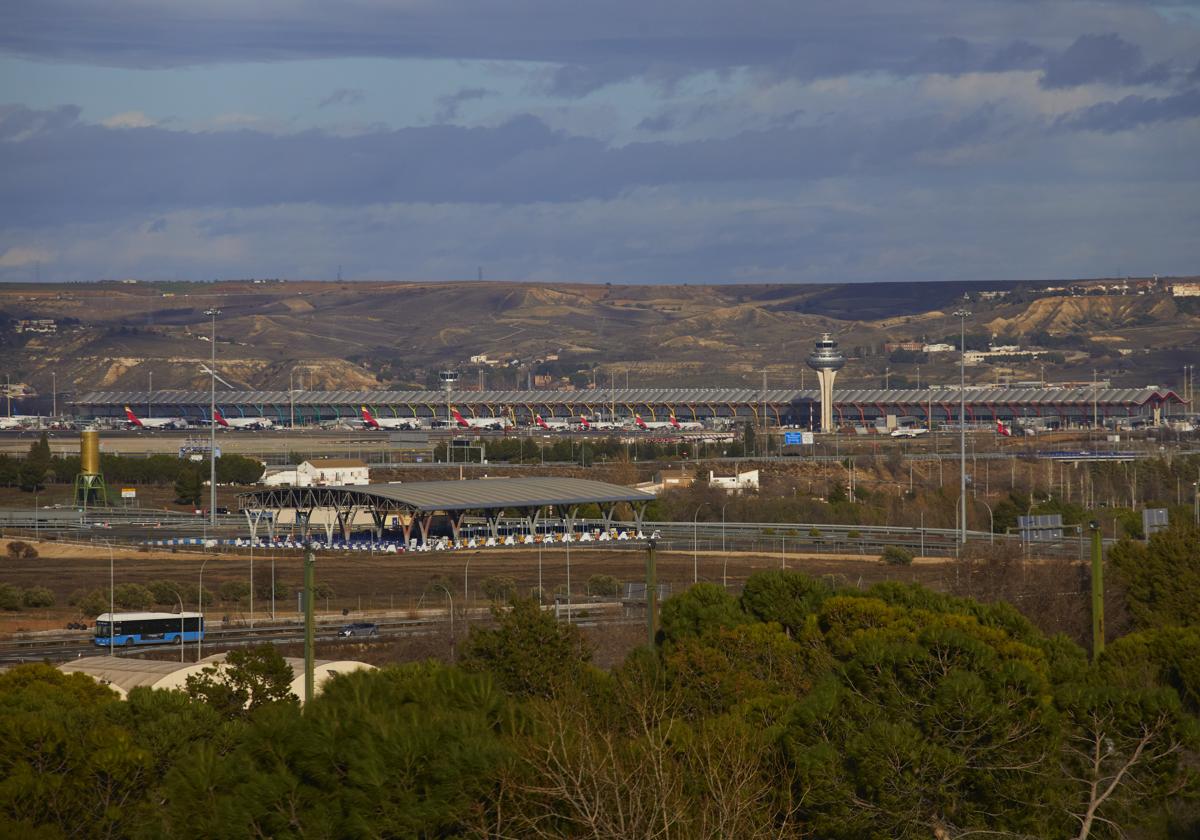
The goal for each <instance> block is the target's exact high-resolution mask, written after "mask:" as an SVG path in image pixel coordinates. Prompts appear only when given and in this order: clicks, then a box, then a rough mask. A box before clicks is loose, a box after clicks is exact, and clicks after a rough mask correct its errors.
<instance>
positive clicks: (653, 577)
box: [646, 531, 658, 650]
mask: <svg viewBox="0 0 1200 840" xmlns="http://www.w3.org/2000/svg"><path fill="white" fill-rule="evenodd" d="M657 547H658V532H657V531H656V532H654V533H653V534H651V535H650V539H648V540H646V644H647V645H648V646H649V647H650V649H651V650H653V649H654V636H655V634H656V632H657V630H658V628H657V627H656V626H655V625H656V624H657V621H656V620H655V613H656V612H657V604H656V603H655V602H656V601H657V600H658V569H657V567H656V565H655V563H654V549H655V548H657Z"/></svg>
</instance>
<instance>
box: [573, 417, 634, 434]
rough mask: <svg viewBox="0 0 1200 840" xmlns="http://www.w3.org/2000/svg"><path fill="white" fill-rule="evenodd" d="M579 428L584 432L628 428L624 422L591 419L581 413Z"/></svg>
mask: <svg viewBox="0 0 1200 840" xmlns="http://www.w3.org/2000/svg"><path fill="white" fill-rule="evenodd" d="M579 428H580V431H584V432H593V431H595V432H604V431H616V430H618V429H624V428H626V426H625V424H624V423H618V422H615V421H612V420H589V419H588V417H587V415H586V414H580V415H579Z"/></svg>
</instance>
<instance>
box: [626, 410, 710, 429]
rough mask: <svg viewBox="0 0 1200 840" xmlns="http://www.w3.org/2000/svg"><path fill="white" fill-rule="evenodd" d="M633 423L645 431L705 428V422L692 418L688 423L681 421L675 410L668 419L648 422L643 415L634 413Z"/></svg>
mask: <svg viewBox="0 0 1200 840" xmlns="http://www.w3.org/2000/svg"><path fill="white" fill-rule="evenodd" d="M633 424H634V425H635V426H637V428H639V429H641V430H643V431H650V430H652V429H670V430H671V431H673V432H681V431H692V430H696V429H703V428H704V424H702V423H698V422H694V421H691V420H689V421H688V422H686V423H680V422H679V420H678V419H677V418H676V417H675V412H673V411H672V412H671V416H670V417H669V418H668V419H666V420H652V421H651V422H649V423H647V422H646V421H645V420H643V419H642V415H640V414H635V415H633Z"/></svg>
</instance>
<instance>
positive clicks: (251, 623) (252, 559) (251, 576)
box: [250, 540, 254, 630]
mask: <svg viewBox="0 0 1200 840" xmlns="http://www.w3.org/2000/svg"><path fill="white" fill-rule="evenodd" d="M250 629H251V630H253V629H254V540H251V541H250Z"/></svg>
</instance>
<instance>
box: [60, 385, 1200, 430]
mask: <svg viewBox="0 0 1200 840" xmlns="http://www.w3.org/2000/svg"><path fill="white" fill-rule="evenodd" d="M832 393H833V398H832V399H833V405H832V413H833V421H834V424H835V425H837V426H845V425H860V424H861V425H872V424H874V423H875V421H876V420H878V419H880V418H885V417H887V416H888V415H894V416H897V417H911V418H916V419H918V420H919V421H921V422H924V423H926V424H937V423H957V422H958V411H959V389H958V388H957V387H944V386H937V387H929V388H907V389H901V388H891V389H883V388H852V389H839V390H836V391H833V392H832ZM820 397H821V395H820V392H819V391H818V390H817V389H768V390H762V389H756V388H618V389H615V390H608V389H594V390H584V391H461V390H451V391H286V390H284V391H220V392H218V393H217V395H216V404H217V408H218V409H219V410H221V412H222V413H223V414H224V416H226V417H266V418H269V419H271V420H272V421H273V422H275V423H277V424H278V425H281V426H282V425H287V424H289V423H290V422H291V421H292V420H293V419H294V420H295V423H296V425H297V426H300V425H313V424H321V423H331V422H332V423H339V422H340V423H344V424H359V423H361V422H362V420H361V410H362V408H363V407H364V406H365V407H366V408H367V409H369V410H370V411H371V412H372V413H373V414H374V415H375V416H376V417H380V418H400V419H412V420H413V421H416V422H418V423H423V424H429V423H430V422H433V421H437V422H441V423H445V422H446V415H447V406H448V405H452V406H454V407H456V408H457V409H458V411H460V412H461V413H462V415H463V416H464V417H465V418H469V419H481V418H497V419H501V418H505V417H507V418H511V419H515V420H516V421H517V422H519V423H532V422H533V421H534V417H535V416H536V415H541V417H542V418H543V420H545V421H547V422H549V421H552V420H556V419H557V420H578V418H579V417H580V415H584V416H587V417H588V418H589V419H591V420H593V421H594V420H596V419H608V420H617V421H629V420H632V418H633V417H634V415H640V416H641V417H642V418H643V419H645V420H647V421H650V422H655V421H663V420H666V419H668V418H669V417H671V416H672V415H673V416H675V417H676V418H678V419H679V420H681V421H703V422H709V423H713V424H721V423H725V424H728V423H743V422H750V423H753V424H755V425H766V426H792V427H797V428H804V429H813V428H817V427H819V426H820V420H821V403H820ZM151 399H152V400H153V404H154V410H155V411H156V413H162V414H163V415H164V416H170V417H183V418H184V419H186V420H188V421H190V422H193V423H196V424H203V423H205V422H207V421H208V413H209V399H210V395H209V392H208V391H155V392H154V393H153V394H148V393H147V392H144V391H90V392H87V393H83V394H80V395H79V396H78V397H77V398H76V399H75V401H74V403H73V405H74V411H75V413H76V415H77V416H80V417H89V418H90V417H111V418H113V419H121V418H124V416H125V414H124V406H126V405H147V404H148V402H149V401H150V400H151ZM965 403H966V406H965V407H966V414H967V418H966V419H967V422H968V423H984V422H988V423H994V422H996V421H998V420H1000V421H1004V422H1014V421H1015V422H1018V423H1019V422H1020V421H1022V420H1033V419H1035V418H1045V417H1053V418H1057V419H1058V420H1060V421H1061V422H1063V423H1064V424H1066V425H1088V424H1091V423H1092V421H1093V419H1096V420H1098V421H1099V422H1101V423H1103V422H1104V421H1106V420H1112V421H1118V420H1132V419H1139V420H1142V421H1144V422H1146V423H1148V424H1151V425H1158V424H1159V423H1161V422H1162V420H1163V415H1164V413H1169V411H1170V407H1171V406H1183V405H1184V401H1183V400H1182V399H1181V398H1180V397H1179V396H1178V395H1177V394H1176V393H1175V392H1174V391H1171V390H1169V389H1164V388H1106V387H1096V386H1084V387H1071V388H1063V387H1010V386H1003V385H1001V386H990V385H988V386H973V385H968V386H967V388H966V400H965Z"/></svg>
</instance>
